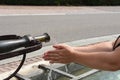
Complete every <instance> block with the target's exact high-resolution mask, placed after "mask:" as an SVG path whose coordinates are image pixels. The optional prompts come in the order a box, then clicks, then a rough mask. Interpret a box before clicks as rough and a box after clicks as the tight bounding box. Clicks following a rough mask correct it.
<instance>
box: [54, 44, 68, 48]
mask: <svg viewBox="0 0 120 80" xmlns="http://www.w3.org/2000/svg"><path fill="white" fill-rule="evenodd" d="M53 47H54V48H56V49H67V48H68V47H69V46H68V45H66V44H55V45H53Z"/></svg>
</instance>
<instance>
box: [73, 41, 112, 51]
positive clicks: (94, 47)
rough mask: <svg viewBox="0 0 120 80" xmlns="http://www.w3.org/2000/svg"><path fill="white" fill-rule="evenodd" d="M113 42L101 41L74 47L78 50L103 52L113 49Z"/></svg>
mask: <svg viewBox="0 0 120 80" xmlns="http://www.w3.org/2000/svg"><path fill="white" fill-rule="evenodd" d="M112 48H113V42H112V41H109V42H101V43H96V44H90V45H87V46H80V47H74V49H76V50H77V51H83V52H99V51H100V52H102V51H112Z"/></svg>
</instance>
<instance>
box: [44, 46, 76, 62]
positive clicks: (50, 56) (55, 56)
mask: <svg viewBox="0 0 120 80" xmlns="http://www.w3.org/2000/svg"><path fill="white" fill-rule="evenodd" d="M53 47H54V50H49V51H47V52H45V53H44V56H43V58H44V59H45V60H49V61H50V63H64V64H67V63H71V62H73V61H74V59H75V57H74V56H75V53H74V52H75V51H74V48H73V47H71V46H68V45H65V44H57V45H53Z"/></svg>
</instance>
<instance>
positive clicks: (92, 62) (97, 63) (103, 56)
mask: <svg viewBox="0 0 120 80" xmlns="http://www.w3.org/2000/svg"><path fill="white" fill-rule="evenodd" d="M119 61H120V48H117V49H116V50H115V51H111V52H90V54H88V53H87V52H76V54H75V57H74V61H73V62H75V63H79V64H83V65H86V66H89V67H91V68H96V69H101V70H109V71H115V70H118V69H120V62H119Z"/></svg>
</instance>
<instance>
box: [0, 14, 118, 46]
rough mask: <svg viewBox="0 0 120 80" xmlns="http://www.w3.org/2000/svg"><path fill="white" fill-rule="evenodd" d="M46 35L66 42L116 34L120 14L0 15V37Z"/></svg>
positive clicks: (54, 41)
mask: <svg viewBox="0 0 120 80" xmlns="http://www.w3.org/2000/svg"><path fill="white" fill-rule="evenodd" d="M45 32H47V33H49V34H50V36H51V42H50V43H48V44H47V45H50V44H54V43H62V42H69V41H74V40H80V39H87V38H92V37H98V36H106V35H113V34H119V32H120V13H101V14H71V15H36V16H35V15H34V16H0V35H6V34H17V35H21V36H23V35H26V34H30V35H32V36H36V35H41V34H43V33H45Z"/></svg>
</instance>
